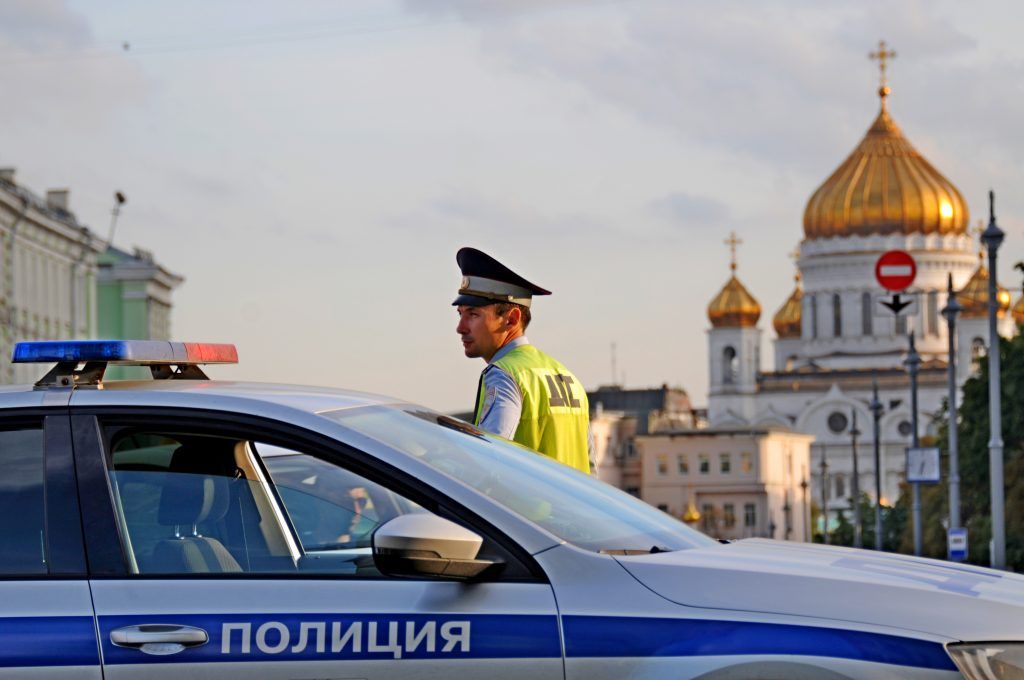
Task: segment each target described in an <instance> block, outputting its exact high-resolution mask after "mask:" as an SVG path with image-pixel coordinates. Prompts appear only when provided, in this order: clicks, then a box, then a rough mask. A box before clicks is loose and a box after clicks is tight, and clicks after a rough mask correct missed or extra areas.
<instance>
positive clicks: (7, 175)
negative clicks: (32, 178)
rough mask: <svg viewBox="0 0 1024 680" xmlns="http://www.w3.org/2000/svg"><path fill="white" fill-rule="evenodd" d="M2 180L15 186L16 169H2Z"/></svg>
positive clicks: (0, 170) (0, 172)
mask: <svg viewBox="0 0 1024 680" xmlns="http://www.w3.org/2000/svg"><path fill="white" fill-rule="evenodd" d="M0 180H3V181H5V182H10V183H11V184H14V168H0Z"/></svg>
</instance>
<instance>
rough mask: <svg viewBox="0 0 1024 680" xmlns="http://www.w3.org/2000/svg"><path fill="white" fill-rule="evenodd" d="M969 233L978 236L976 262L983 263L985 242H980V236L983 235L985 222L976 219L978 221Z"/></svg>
mask: <svg viewBox="0 0 1024 680" xmlns="http://www.w3.org/2000/svg"><path fill="white" fill-rule="evenodd" d="M971 232H973V233H975V234H977V235H978V260H979V261H984V259H985V242H984V241H983V240H981V235H982V234H984V233H985V220H983V219H981V218H978V221H977V222H975V224H974V229H971Z"/></svg>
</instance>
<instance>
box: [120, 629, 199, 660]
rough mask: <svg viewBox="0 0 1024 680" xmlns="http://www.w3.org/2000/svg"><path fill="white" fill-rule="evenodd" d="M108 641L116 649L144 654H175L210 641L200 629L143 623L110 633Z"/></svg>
mask: <svg viewBox="0 0 1024 680" xmlns="http://www.w3.org/2000/svg"><path fill="white" fill-rule="evenodd" d="M110 641H111V642H112V643H114V644H115V645H117V646H118V647H131V648H134V649H138V650H139V651H140V652H143V653H145V654H155V655H158V656H165V655H167V654H177V653H178V652H180V651H182V650H184V649H185V648H186V647H198V646H200V645H205V644H206V643H207V642H209V641H210V636H209V635H207V634H206V631H205V630H203V629H202V628H195V627H193V626H180V625H177V624H173V623H144V624H141V625H138V626H125V627H124V628H118V629H116V630H112V631H110Z"/></svg>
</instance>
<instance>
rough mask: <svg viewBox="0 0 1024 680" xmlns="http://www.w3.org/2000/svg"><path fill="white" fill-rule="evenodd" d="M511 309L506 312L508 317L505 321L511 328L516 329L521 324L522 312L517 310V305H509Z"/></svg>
mask: <svg viewBox="0 0 1024 680" xmlns="http://www.w3.org/2000/svg"><path fill="white" fill-rule="evenodd" d="M510 306H511V309H509V310H508V316H506V317H505V320H506V321H507V322H508V325H509V326H511V327H513V328H518V327H519V326H520V325H521V324H522V322H523V310H521V309H519V306H518V305H510Z"/></svg>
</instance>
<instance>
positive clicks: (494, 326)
mask: <svg viewBox="0 0 1024 680" xmlns="http://www.w3.org/2000/svg"><path fill="white" fill-rule="evenodd" d="M458 310H459V325H458V326H456V327H455V332H456V333H458V334H459V336H460V337H461V338H462V349H463V351H465V352H466V356H467V357H470V358H476V357H481V358H483V359H484V360H486V361H490V360H491V357H493V356H494V353H495V352H497V351H498V350H499V349H500V348H501V346H502V345H503V344H504V343H505V341H506V339H507V338H508V334H509V322H508V318H507V316H505V317H503V316H498V315H497V314H495V313H494V305H487V306H484V307H468V306H466V305H461V306H459V307H458Z"/></svg>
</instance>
